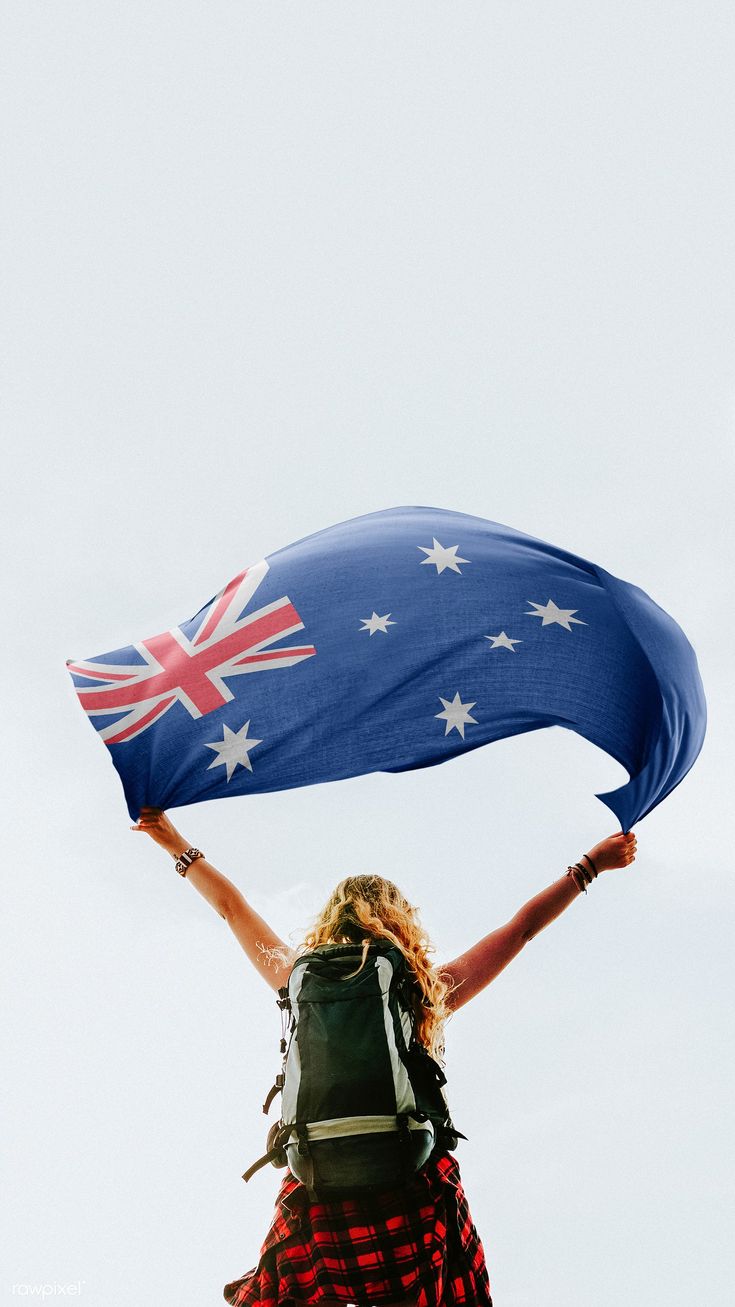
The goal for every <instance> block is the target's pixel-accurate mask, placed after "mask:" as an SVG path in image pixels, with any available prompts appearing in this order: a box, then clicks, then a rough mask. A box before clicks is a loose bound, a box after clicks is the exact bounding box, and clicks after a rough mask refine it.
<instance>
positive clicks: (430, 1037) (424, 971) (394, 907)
mask: <svg viewBox="0 0 735 1307" xmlns="http://www.w3.org/2000/svg"><path fill="white" fill-rule="evenodd" d="M376 939H381V940H387V941H389V942H390V943H391V944H394V945H395V946H396V947H397V948H399V949H400V951H401V953H402V954H403V956H404V958H405V959H406V963H407V966H408V971H409V974H410V975H411V976H412V977H414V978H415V980H416V981H417V982H418V989H419V993H418V994H417V995H416V997H415V999H414V1000H413V1010H414V1014H415V1017H416V1038H417V1039H418V1040H419V1042H420V1043H421V1044H423V1046H424V1048H426V1049H428V1051H429V1053H430V1054H431V1056H432V1057H434V1058H436V1060H437V1061H438V1062H440V1063H441V1064H442V1065H443V1057H444V1023H445V1021H446V1020H447V1018H448V1017H449V1015H450V1012H449V1008H448V1006H447V998H448V996H449V994H450V993H451V990H452V987H453V986H452V983H451V980H450V979H449V977H448V976H445V975H443V974H442V973H441V971H440V969H439V968H438V967H436V966H434V965H433V963H431V962H430V961H429V957H428V955H429V954H430V953H433V951H434V946H433V944H432V943H431V941H430V940H429V938H428V936H427V935H426V932H425V931H424V928H423V926H422V924H421V921H420V918H419V913H418V909H417V908H416V907H414V905H413V904H412V903H409V901H408V899H407V898H406V897H405V896H404V895H403V894H402V893H401V891H400V890H399V889H398V887H397V886H396V885H394V884H393V882H392V881H391V880H386V879H385V878H384V877H383V876H346V877H345V879H344V880H341V881H340V883H339V885H338V886H337V887H336V889H335V890H334V891H333V892H332V894H330V896H329V898H328V899H327V902H326V903H325V904H324V907H323V908H322V910H321V912H320V913H318V915H317V917H316V919H315V921H314V923H313V925H312V927H311V929H310V930H309V931H308V933H307V934H306V935H305V937H304V940H303V942H302V944H301V945H299V947H298V948H297V949H296V950H295V953H296V955H297V956H298V955H299V954H301V953H305V952H308V951H309V950H310V949H313V948H318V947H319V946H320V945H322V944H362V946H363V948H362V961H361V962H360V966H359V967H358V968H357V971H355V972H353V973H352V974H353V975H357V972H358V971H360V970H361V969H362V967H363V966H364V965H365V962H366V961H367V955H368V948H369V945H370V944H371V942H372V941H373V940H376Z"/></svg>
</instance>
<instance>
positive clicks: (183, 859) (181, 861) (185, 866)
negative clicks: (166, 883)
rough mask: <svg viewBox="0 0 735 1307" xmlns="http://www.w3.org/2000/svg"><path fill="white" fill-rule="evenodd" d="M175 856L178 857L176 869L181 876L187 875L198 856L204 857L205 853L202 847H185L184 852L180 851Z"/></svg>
mask: <svg viewBox="0 0 735 1307" xmlns="http://www.w3.org/2000/svg"><path fill="white" fill-rule="evenodd" d="M173 856H174V858H175V859H176V862H175V866H176V870H177V871H178V873H179V875H180V876H185V875H186V873H187V871H188V870H189V867H190V866H191V864H192V862H196V860H197V858H203V857H204V854H203V853H202V851H201V849H194V848H191V849H185V850H184V852H183V853H180V854H179V855H178V856H177V855H176V854H175V853H174V855H173Z"/></svg>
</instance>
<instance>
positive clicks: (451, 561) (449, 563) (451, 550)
mask: <svg viewBox="0 0 735 1307" xmlns="http://www.w3.org/2000/svg"><path fill="white" fill-rule="evenodd" d="M432 540H433V541H434V545H433V548H432V549H429V547H428V545H417V546H416V548H417V549H422V550H423V552H424V553H425V554H426V555H427V557H426V558H422V559H421V566H422V567H423V565H424V563H436V574H437V576H439V574H440V573H441V572H443V571H444V568H445V567H451V569H452V571H453V572H459V568H458V567H457V563H469V562H470V559H469V558H458V557H457V550H458V549H459V545H447V547H446V549H445V548H444V545H440V544H439V541H438V540H437V538H436V536H432ZM459 574H460V576H461V575H462V573H461V572H459Z"/></svg>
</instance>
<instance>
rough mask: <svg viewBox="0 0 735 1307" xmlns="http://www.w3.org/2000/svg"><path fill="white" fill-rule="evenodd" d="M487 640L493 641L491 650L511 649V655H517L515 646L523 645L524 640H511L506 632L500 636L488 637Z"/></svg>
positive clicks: (502, 632)
mask: <svg viewBox="0 0 735 1307" xmlns="http://www.w3.org/2000/svg"><path fill="white" fill-rule="evenodd" d="M485 639H486V640H492V644H491V645H490V648H491V649H510V652H511V653H515V649H514V648H513V645H514V644H523V641H522V640H511V638H510V636H509V635H506V634H505V631H501V632H500V635H486V636H485Z"/></svg>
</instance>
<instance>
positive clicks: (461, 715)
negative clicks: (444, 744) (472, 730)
mask: <svg viewBox="0 0 735 1307" xmlns="http://www.w3.org/2000/svg"><path fill="white" fill-rule="evenodd" d="M439 698H440V699H441V702H442V703H443V704H444V712H438V713H435V714H434V715H435V716H436V717H443V718H444V719H445V721H446V723H447V727H446V730H445V732H444V734H445V735H448V734H449V732H450V731H451V729H452V727H456V729H457V730H458V731H459V733H460V735H461V736H462V739H464V728H465V723H466V722H474V724H475V726H476V725H477V720H476V718H474V717H470V714H469V712H468V709H469V708H474V706H475V703H476V702H477V700H475V701H474V702H473V703H462V701H461V700H460V697H459V691H457V693H456V694H455V696H454V698H453V699H452V702H451V703H450V702H449V700H448V699H442V697H441V695H439Z"/></svg>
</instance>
